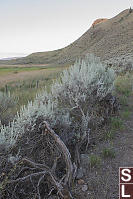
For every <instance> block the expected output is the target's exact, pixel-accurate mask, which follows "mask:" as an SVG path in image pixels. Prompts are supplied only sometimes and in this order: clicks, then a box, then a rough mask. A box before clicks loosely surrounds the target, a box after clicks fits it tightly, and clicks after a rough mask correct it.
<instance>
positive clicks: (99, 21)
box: [92, 18, 108, 27]
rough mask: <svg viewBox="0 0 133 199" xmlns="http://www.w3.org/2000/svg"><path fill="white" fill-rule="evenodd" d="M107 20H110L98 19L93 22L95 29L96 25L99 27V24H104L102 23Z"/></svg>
mask: <svg viewBox="0 0 133 199" xmlns="http://www.w3.org/2000/svg"><path fill="white" fill-rule="evenodd" d="M107 20H108V19H106V18H101V19H96V20H95V21H94V22H93V24H92V26H93V27H94V26H95V25H97V24H99V23H102V22H104V21H107Z"/></svg>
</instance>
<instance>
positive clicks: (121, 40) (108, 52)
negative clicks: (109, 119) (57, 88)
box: [7, 9, 133, 64]
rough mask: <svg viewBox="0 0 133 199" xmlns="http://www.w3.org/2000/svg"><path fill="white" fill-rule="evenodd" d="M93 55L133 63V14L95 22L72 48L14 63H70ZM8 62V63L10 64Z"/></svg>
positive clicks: (41, 53) (39, 54) (125, 12)
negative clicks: (90, 54)
mask: <svg viewBox="0 0 133 199" xmlns="http://www.w3.org/2000/svg"><path fill="white" fill-rule="evenodd" d="M87 53H93V54H95V55H96V56H98V57H101V59H102V60H110V61H111V62H112V61H114V60H115V59H116V58H119V60H118V61H124V59H125V60H131V59H132V57H133V11H132V12H131V13H130V11H129V9H127V10H124V11H123V12H121V13H120V14H118V15H117V16H115V17H113V18H111V19H108V20H103V21H102V22H101V21H100V23H95V24H94V25H93V26H91V28H90V29H89V30H88V31H87V32H85V33H84V34H83V35H82V36H81V37H80V38H79V39H78V40H76V41H75V42H73V43H72V44H70V45H69V46H67V47H65V48H63V49H59V50H55V51H50V52H40V53H33V54H31V55H29V56H27V57H26V58H22V59H17V60H12V61H10V63H16V64H17V63H19V64H20V63H45V64H47V63H68V62H69V63H70V62H73V61H74V60H75V59H76V57H79V56H82V55H85V54H87ZM7 62H8V61H7Z"/></svg>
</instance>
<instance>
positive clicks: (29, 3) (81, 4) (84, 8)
mask: <svg viewBox="0 0 133 199" xmlns="http://www.w3.org/2000/svg"><path fill="white" fill-rule="evenodd" d="M130 6H132V8H133V0H110V1H109V0H0V58H5V57H20V56H26V55H28V54H31V53H33V52H42V51H49V50H55V49H60V48H63V47H65V46H67V45H69V44H70V43H72V42H73V41H75V40H76V39H78V38H79V37H80V36H81V35H82V34H83V33H84V32H86V31H87V30H88V29H89V28H90V26H91V24H92V23H93V21H94V20H96V19H97V18H112V17H114V16H115V15H117V14H119V13H120V12H121V11H123V10H125V9H127V8H129V7H130Z"/></svg>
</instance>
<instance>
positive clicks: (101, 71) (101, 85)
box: [0, 55, 115, 147]
mask: <svg viewBox="0 0 133 199" xmlns="http://www.w3.org/2000/svg"><path fill="white" fill-rule="evenodd" d="M114 78H115V74H114V71H113V70H112V69H107V68H106V67H105V66H103V65H102V64H101V63H100V60H99V59H98V58H95V57H94V56H92V55H91V56H86V57H85V58H84V59H83V60H81V59H80V60H78V61H76V62H75V64H74V65H73V66H71V67H70V68H69V69H67V70H64V72H63V74H62V76H61V77H60V79H59V80H57V81H56V82H54V84H53V85H52V89H51V92H50V93H47V92H43V93H42V94H40V95H38V96H37V97H36V99H35V101H34V102H33V103H29V104H28V106H27V107H23V108H22V109H21V111H20V113H18V114H17V115H16V117H15V118H14V121H13V122H11V123H10V124H9V126H2V127H1V131H0V144H4V145H5V146H6V147H11V146H13V145H14V144H15V142H16V140H17V139H18V138H19V137H21V136H22V135H23V133H25V132H26V131H28V130H30V131H31V130H34V127H35V125H36V121H37V119H38V118H39V117H41V118H43V119H45V120H48V121H50V125H51V126H52V127H53V128H54V126H55V125H58V124H62V125H66V126H71V127H72V129H73V132H74V136H75V137H77V139H83V138H84V137H85V136H86V135H87V134H89V132H90V131H89V128H90V126H91V122H92V118H94V112H95V109H96V107H97V104H98V103H99V102H100V101H101V100H103V99H104V98H105V97H106V96H107V95H108V94H109V93H111V92H112V90H113V82H114Z"/></svg>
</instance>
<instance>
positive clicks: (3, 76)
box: [0, 65, 66, 115]
mask: <svg viewBox="0 0 133 199" xmlns="http://www.w3.org/2000/svg"><path fill="white" fill-rule="evenodd" d="M65 68H66V67H57V66H55V67H53V66H51V67H48V66H39V67H37V66H35V65H34V66H30V67H25V66H23V67H19V66H18V67H16V66H12V67H9V66H8V67H7V66H5V67H0V91H1V92H3V93H4V94H6V95H9V96H11V97H13V99H14V100H15V102H16V105H15V106H14V107H12V109H11V110H10V112H12V114H13V115H15V114H16V112H17V111H19V110H20V108H21V106H23V105H27V103H28V102H29V101H33V100H34V99H35V97H36V95H37V94H38V93H40V92H42V91H43V90H45V89H47V90H50V86H51V84H52V82H53V81H54V80H55V79H57V78H58V77H59V75H60V73H61V72H62V71H63V70H64V69H65ZM5 114H6V113H5ZM7 114H8V111H7Z"/></svg>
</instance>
